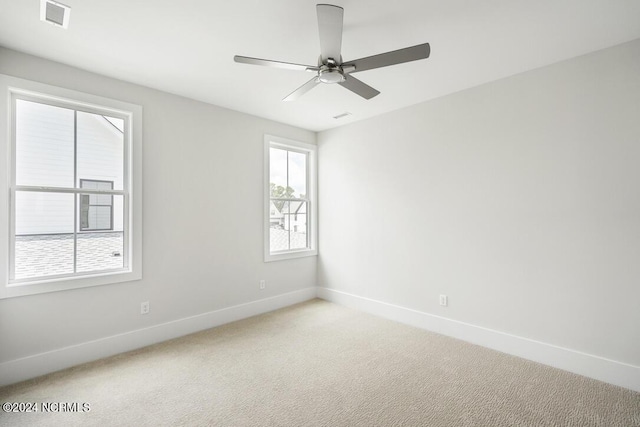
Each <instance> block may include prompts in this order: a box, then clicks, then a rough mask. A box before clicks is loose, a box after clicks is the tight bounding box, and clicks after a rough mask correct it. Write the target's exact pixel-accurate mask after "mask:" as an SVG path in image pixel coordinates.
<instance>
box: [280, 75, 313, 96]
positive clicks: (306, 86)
mask: <svg viewBox="0 0 640 427" xmlns="http://www.w3.org/2000/svg"><path fill="white" fill-rule="evenodd" d="M318 83H320V82H319V81H318V77H314V78H312V79H311V80H309V81H308V82H306V83H305V84H303V85H302V86H300V87H299V88H298V89H296V90H294V91H293V92H291V93H290V94H289V95H287V96H286V97H284V98H283V99H282V100H283V101H295V100H296V99H298V98H300V97H301V96H302V95H304V94H305V93H307V92H309V91H310V90H311V89H313V88H314V87H316V85H317V84H318Z"/></svg>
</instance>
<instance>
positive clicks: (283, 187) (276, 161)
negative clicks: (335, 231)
mask: <svg viewBox="0 0 640 427" xmlns="http://www.w3.org/2000/svg"><path fill="white" fill-rule="evenodd" d="M315 155H316V147H315V146H313V145H310V144H304V143H299V142H296V141H290V140H285V139H282V138H277V137H270V136H267V137H265V158H266V159H265V160H266V161H265V181H266V189H265V191H266V193H265V201H266V202H267V203H266V208H265V211H266V220H265V260H266V261H274V260H277V259H287V258H294V257H298V256H308V255H315V254H316V253H317V247H316V237H315V236H316V224H315V221H316V219H315V218H316V217H315V186H316V183H315V179H316V178H315V162H316V157H315Z"/></svg>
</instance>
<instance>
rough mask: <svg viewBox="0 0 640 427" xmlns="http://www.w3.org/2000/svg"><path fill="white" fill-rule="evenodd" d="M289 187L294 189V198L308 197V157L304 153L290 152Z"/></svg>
mask: <svg viewBox="0 0 640 427" xmlns="http://www.w3.org/2000/svg"><path fill="white" fill-rule="evenodd" d="M288 153H289V171H288V172H289V174H288V176H289V187H291V188H292V189H293V197H300V198H303V197H306V195H307V156H306V154H303V153H297V152H295V151H289V152H288Z"/></svg>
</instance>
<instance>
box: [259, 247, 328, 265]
mask: <svg viewBox="0 0 640 427" xmlns="http://www.w3.org/2000/svg"><path fill="white" fill-rule="evenodd" d="M317 255H318V250H317V249H304V250H299V251H287V252H280V253H275V254H265V256H264V262H272V261H284V260H287V259H296V258H304V257H308V256H317Z"/></svg>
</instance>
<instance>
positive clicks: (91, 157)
mask: <svg viewBox="0 0 640 427" xmlns="http://www.w3.org/2000/svg"><path fill="white" fill-rule="evenodd" d="M16 110H17V112H16V114H17V115H16V128H17V129H16V164H17V166H18V167H17V168H16V183H17V184H18V185H36V186H43V187H61V188H70V187H74V186H76V187H78V188H88V189H109V190H111V189H116V190H120V189H122V188H123V179H124V172H123V155H124V145H123V144H124V142H123V141H124V139H123V131H124V129H123V121H122V120H121V119H117V118H112V117H105V116H102V115H98V114H92V113H86V112H82V111H77V112H74V111H73V110H69V109H66V108H61V107H56V106H52V105H45V104H40V103H34V102H30V101H25V100H18V101H17V105H16ZM43 153H45V154H43ZM74 160H75V161H74ZM74 164H77V167H76V168H75V169H76V170H74ZM74 209H77V215H73V210H74ZM74 217H75V218H76V221H75V222H76V223H77V224H76V230H75V231H76V232H80V233H81V232H95V231H122V230H123V197H122V196H119V195H115V196H114V195H108V194H107V195H101V194H82V195H80V197H79V199H78V200H77V204H76V203H74V195H73V194H67V193H55V192H33V191H29V192H17V193H16V235H18V236H20V235H34V234H59V233H73V232H74Z"/></svg>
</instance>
